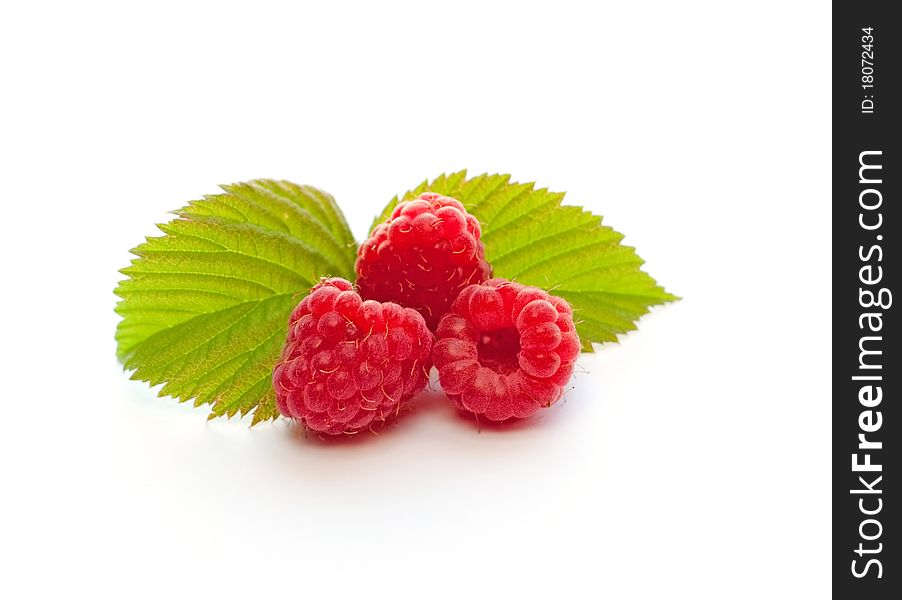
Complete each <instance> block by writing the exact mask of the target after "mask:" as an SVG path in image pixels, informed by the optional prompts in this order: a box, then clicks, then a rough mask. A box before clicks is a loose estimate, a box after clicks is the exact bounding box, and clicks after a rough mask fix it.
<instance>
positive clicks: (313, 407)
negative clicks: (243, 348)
mask: <svg viewBox="0 0 902 600" xmlns="http://www.w3.org/2000/svg"><path fill="white" fill-rule="evenodd" d="M291 320H292V322H291V323H290V325H289V334H288V337H287V339H286V342H285V348H284V349H283V350H282V359H281V361H280V362H279V363H278V364H276V366H275V368H274V369H273V389H274V390H275V393H276V404H277V406H278V408H279V412H281V413H282V415H284V416H286V417H289V418H292V419H296V420H297V421H299V422H301V423H303V424H304V425H305V426H306V427H307V428H309V429H311V430H313V431H316V432H319V433H325V434H342V433H355V432H357V431H360V430H362V429H369V428H373V427H376V426H379V425H381V424H382V423H384V422H385V421H386V420H387V419H389V418H390V417H392V416H394V415H396V414H397V413H398V411H399V410H400V408H401V407H402V406H403V405H404V404H405V403H406V402H407V401H408V400H410V398H411V397H412V396H413V395H414V394H416V393H417V392H419V391H420V390H422V389H423V388H424V387H425V386H426V383H427V373H428V371H429V369H430V368H432V364H431V362H430V356H431V349H432V340H433V338H432V334H431V333H430V332H429V330H428V329H427V328H426V324H425V323H424V322H423V317H422V316H420V314H419V313H417V312H416V311H414V310H411V309H407V308H403V307H401V306H398V305H397V304H393V303H389V302H384V303H382V302H377V301H375V300H367V301H362V300H361V298H360V296H359V295H358V294H357V292H355V291H354V290H353V287H352V286H351V284H350V282H348V281H346V280H344V279H337V278H332V279H323V280H322V281H321V282H320V283H319V284H317V285H316V286H315V287H314V288H313V289H312V290H311V291H310V294H309V295H308V296H307V297H306V298H305V299H304V300H302V301H301V302H300V303H299V305H298V307H297V308H296V309H295V310H294V311H293V312H292V314H291Z"/></svg>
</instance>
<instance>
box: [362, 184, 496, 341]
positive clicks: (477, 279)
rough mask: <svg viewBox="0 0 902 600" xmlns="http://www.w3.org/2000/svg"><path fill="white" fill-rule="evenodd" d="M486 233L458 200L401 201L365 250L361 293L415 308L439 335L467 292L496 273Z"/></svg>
mask: <svg viewBox="0 0 902 600" xmlns="http://www.w3.org/2000/svg"><path fill="white" fill-rule="evenodd" d="M481 235H482V232H481V230H480V227H479V221H477V220H476V218H475V217H473V216H472V215H470V214H467V211H466V210H465V209H464V207H463V205H462V204H461V203H460V202H458V201H457V200H455V199H454V198H449V197H447V196H442V195H440V194H435V193H426V194H421V195H420V196H419V197H418V198H416V199H415V200H411V201H409V202H401V203H399V204H398V205H397V206H396V207H395V209H394V211H392V214H391V217H389V218H388V220H386V221H385V222H384V223H381V224H380V225H378V226H377V227H376V228H375V229H374V230H373V233H372V235H371V236H370V237H369V239H367V240H366V241H365V242H364V243H363V244H361V246H360V249H359V251H358V253H357V264H356V270H357V285H358V286H359V288H360V295H361V296H363V297H364V298H366V299H369V300H378V301H380V302H386V301H387V302H396V303H398V304H400V305H401V306H406V307H409V308H413V309H415V310H417V311H418V312H419V313H420V314H421V315H423V318H424V319H425V320H426V325H427V326H428V327H429V330H430V331H435V327H436V326H437V325H438V322H439V319H440V318H441V317H442V316H443V315H444V314H445V313H446V312H447V311H448V309H449V308H450V307H451V303H452V302H454V299H455V298H456V297H457V295H458V293H460V291H461V290H462V289H463V288H465V287H466V286H468V285H470V284H473V283H481V282H482V281H485V280H486V279H487V278H489V277H491V275H492V268H491V266H490V265H489V264H488V263H487V262H486V260H485V249H484V248H483V245H482V242H481V241H480V236H481Z"/></svg>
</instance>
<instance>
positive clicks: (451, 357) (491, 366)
mask: <svg viewBox="0 0 902 600" xmlns="http://www.w3.org/2000/svg"><path fill="white" fill-rule="evenodd" d="M436 336H437V341H436V342H435V347H434V348H433V350H432V358H433V360H434V362H435V366H436V368H437V369H438V375H439V381H440V382H441V384H442V387H443V388H444V390H445V392H446V393H447V394H448V397H449V398H451V400H452V401H453V402H454V404H455V405H456V406H457V407H458V408H460V409H462V410H466V411H469V412H472V413H475V414H477V415H485V417H486V418H487V419H489V420H492V421H504V420H507V419H510V418H512V417H517V418H524V417H528V416H530V415H531V414H533V413H534V412H536V411H537V410H538V409H539V408H540V407H543V406H546V407H547V406H551V405H552V404H554V403H555V402H557V401H558V399H560V397H561V395H562V394H563V391H564V390H563V386H565V385H566V384H567V381H569V379H570V375H571V374H572V373H573V362H574V361H575V360H576V357H577V356H578V355H579V349H580V344H579V337H578V336H577V334H576V329H575V328H574V326H573V311H572V309H571V308H570V305H569V304H567V301H566V300H564V299H563V298H558V297H556V296H551V295H549V294H548V293H547V292H545V291H543V290H540V289H539V288H534V287H527V286H523V285H520V284H519V283H513V282H511V281H507V280H506V279H490V280H488V281H486V282H484V283H482V284H477V285H471V286H469V287H467V288H466V289H464V290H463V291H462V292H461V293H460V295H459V296H458V297H457V299H456V300H455V301H454V304H453V306H452V307H451V312H449V313H448V314H446V315H445V316H444V317H442V320H441V322H439V325H438V331H437V332H436Z"/></svg>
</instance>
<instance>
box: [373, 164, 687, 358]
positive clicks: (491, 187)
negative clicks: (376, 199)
mask: <svg viewBox="0 0 902 600" xmlns="http://www.w3.org/2000/svg"><path fill="white" fill-rule="evenodd" d="M427 191H431V192H436V193H439V194H444V195H446V196H451V197H453V198H457V199H458V200H459V201H460V202H461V203H462V204H463V205H464V206H465V207H466V208H467V210H468V211H469V212H470V213H471V214H472V215H473V216H475V217H476V218H477V219H478V220H479V222H480V224H481V225H482V241H483V243H484V244H485V255H486V259H487V260H488V261H489V262H490V263H491V264H492V267H493V268H494V273H495V276H496V277H504V278H506V279H511V280H514V281H518V282H520V283H522V284H526V285H534V286H537V287H540V288H543V289H546V290H549V291H551V292H553V293H554V294H556V295H558V296H562V297H563V298H565V299H566V300H567V301H568V302H569V303H570V304H571V305H572V306H573V310H574V318H575V319H576V320H577V325H576V328H577V331H578V333H579V336H580V339H581V340H582V344H583V350H585V351H587V352H591V351H592V343H602V342H614V341H617V335H618V334H622V333H626V332H627V331H631V330H633V329H635V328H636V325H635V323H636V321H637V320H638V319H639V317H641V316H642V315H644V314H645V313H647V312H648V309H649V307H651V306H654V305H657V304H663V303H665V302H670V301H673V300H676V299H677V297H676V296H674V295H673V294H670V293H668V292H666V291H665V290H664V288H663V287H661V286H660V285H658V284H657V283H656V282H655V280H654V279H652V278H651V276H649V275H648V274H647V273H645V272H644V271H642V270H641V269H640V267H641V266H642V263H643V260H642V259H641V258H639V256H638V255H637V254H636V252H635V249H633V248H631V247H629V246H624V245H622V244H621V243H620V241H621V240H622V239H623V235H622V234H620V233H618V232H616V231H614V230H613V229H611V228H610V227H607V226H605V225H602V222H601V217H599V216H597V215H593V214H592V213H590V212H588V211H586V210H583V209H582V208H580V207H578V206H563V205H561V201H562V200H563V199H564V194H563V193H558V192H549V191H548V190H547V189H545V188H540V189H536V188H535V185H534V184H532V183H511V181H510V175H479V176H478V177H472V178H469V179H468V178H467V172H466V171H459V172H457V173H452V174H450V175H440V176H438V177H436V178H435V179H434V180H432V181H431V182H430V181H428V180H427V181H424V182H422V183H421V184H420V185H418V186H417V187H416V188H415V189H413V190H410V191H408V192H407V193H406V194H403V195H402V196H400V197H398V196H396V197H395V198H393V199H392V201H391V202H390V203H389V204H388V206H387V207H386V208H385V210H383V211H382V214H381V215H379V216H378V217H376V219H375V221H374V222H373V227H375V226H376V225H378V224H379V223H381V222H383V221H384V220H385V219H386V218H388V216H389V215H391V212H392V210H393V209H394V207H395V205H397V203H398V202H400V201H402V200H410V199H412V198H415V197H416V196H418V195H419V194H422V193H423V192H427Z"/></svg>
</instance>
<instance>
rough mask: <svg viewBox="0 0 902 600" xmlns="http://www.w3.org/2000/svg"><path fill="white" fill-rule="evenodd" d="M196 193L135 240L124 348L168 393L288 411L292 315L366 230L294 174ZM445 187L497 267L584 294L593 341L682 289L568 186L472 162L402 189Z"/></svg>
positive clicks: (587, 341) (343, 266)
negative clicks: (280, 373)
mask: <svg viewBox="0 0 902 600" xmlns="http://www.w3.org/2000/svg"><path fill="white" fill-rule="evenodd" d="M222 190H223V193H221V194H217V195H213V196H206V197H204V199H202V200H197V201H194V202H190V203H189V204H188V206H187V207H185V208H183V209H181V210H179V211H176V213H175V214H176V215H177V216H176V218H175V219H174V220H172V221H170V222H169V223H167V224H165V225H160V226H159V228H160V230H161V231H162V232H163V234H164V235H163V236H161V237H152V238H147V241H146V242H145V243H143V244H141V245H140V246H138V247H137V248H135V249H134V250H132V253H133V254H134V255H135V256H136V257H137V258H135V259H134V260H132V263H131V266H129V267H127V268H125V269H123V270H122V273H123V274H124V275H126V276H127V279H125V280H123V281H121V282H120V283H119V286H118V287H117V288H116V294H117V295H118V296H119V297H120V298H121V301H120V302H119V304H118V305H117V307H116V312H117V313H119V314H120V315H121V316H122V321H120V323H119V326H118V328H117V330H116V340H117V342H118V352H117V353H118V356H119V358H120V360H122V362H123V364H124V366H125V368H126V369H128V370H132V371H133V374H132V378H133V379H138V380H141V381H146V382H148V383H150V384H151V385H157V384H163V387H162V388H161V390H160V395H161V396H162V395H171V396H174V397H176V398H179V399H180V400H182V401H186V400H191V399H193V400H194V403H195V405H197V406H199V405H202V404H212V413H211V415H210V417H211V418H213V417H219V416H229V417H231V416H233V415H236V414H239V415H245V414H248V413H251V412H252V413H253V423H258V422H260V421H264V420H269V419H273V418H275V417H277V416H278V410H277V408H276V405H275V396H274V393H273V390H272V385H271V373H272V368H273V365H274V364H275V362H276V361H277V360H278V357H279V352H280V350H281V347H282V344H283V342H284V339H285V335H286V332H287V331H286V330H287V325H288V316H289V314H290V313H291V310H292V309H293V307H294V306H295V305H296V304H297V302H298V301H299V299H300V296H301V295H302V294H303V293H305V292H306V291H307V290H308V289H309V288H310V287H311V286H313V285H314V284H315V283H316V282H317V281H318V280H319V279H320V277H324V276H337V277H344V278H346V279H349V280H353V279H354V260H355V257H356V250H357V244H356V242H355V241H354V238H353V236H352V235H351V232H350V230H349V229H348V225H347V223H346V222H345V219H344V216H343V215H342V213H341V210H340V209H339V208H338V206H337V204H336V203H335V200H333V199H332V197H331V196H330V195H329V194H326V193H325V192H322V191H320V190H317V189H316V188H313V187H309V186H300V185H296V184H293V183H288V182H285V181H271V180H256V181H251V182H247V183H238V184H234V185H227V186H222ZM424 191H434V192H438V193H441V194H445V195H448V196H453V197H454V198H457V199H458V200H460V201H461V202H462V203H463V204H464V205H465V206H466V207H467V209H468V210H469V211H470V212H471V213H472V214H473V215H474V216H475V217H476V218H477V219H479V221H480V222H481V223H482V231H483V236H482V239H483V242H484V243H485V248H486V258H487V259H488V260H489V262H491V264H492V265H493V267H494V271H495V275H496V276H498V277H506V278H508V279H512V280H515V281H519V282H520V283H524V284H529V285H535V286H538V287H541V288H544V289H546V290H549V291H552V292H553V293H555V294H557V295H560V296H563V297H564V298H566V299H567V300H568V301H569V302H570V303H571V304H572V305H573V308H574V315H575V317H576V319H577V321H578V323H577V329H578V331H579V334H580V337H581V339H582V341H583V349H584V350H586V351H592V343H595V342H609V341H616V339H617V335H618V334H621V333H624V332H626V331H630V330H632V329H635V322H636V320H637V319H638V318H639V317H640V316H642V315H643V314H645V313H646V312H648V308H649V307H650V306H654V305H656V304H662V303H665V302H669V301H671V300H674V299H676V297H675V296H673V295H671V294H669V293H668V292H666V291H665V290H664V289H663V288H662V287H661V286H659V285H658V284H657V283H656V282H655V280H654V279H652V278H651V277H650V276H649V275H648V274H646V273H645V272H643V271H642V270H640V267H641V265H642V259H641V258H639V257H638V256H637V255H636V253H635V251H634V250H633V248H630V247H628V246H623V245H621V243H620V241H621V239H622V238H623V236H622V235H621V234H619V233H617V232H616V231H614V230H613V229H611V228H609V227H606V226H604V225H602V223H601V217H598V216H596V215H593V214H592V213H590V212H587V211H585V210H583V209H581V208H579V207H576V206H562V205H561V201H562V200H563V198H564V194H562V193H555V192H549V191H548V190H547V189H544V188H542V189H536V188H535V187H534V185H533V184H532V183H511V182H510V176H508V175H480V176H478V177H473V178H470V179H468V178H467V176H466V171H460V172H458V173H453V174H450V175H441V176H439V177H437V178H436V179H434V180H433V181H431V182H429V181H424V182H423V183H421V184H420V185H419V186H418V187H417V188H416V189H414V190H411V191H409V192H407V193H406V194H404V195H403V196H402V197H401V198H398V197H396V198H394V199H393V200H392V201H391V203H389V205H388V206H387V207H386V208H385V210H384V211H383V213H382V215H380V216H379V217H378V218H377V219H376V221H375V222H374V226H375V224H377V223H379V222H381V221H383V220H384V219H385V218H387V217H388V215H389V214H390V213H391V211H392V209H393V208H394V206H395V205H396V204H397V203H398V202H399V201H400V200H402V199H404V200H406V199H410V198H413V197H415V196H417V195H418V194H420V193H422V192H424Z"/></svg>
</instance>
